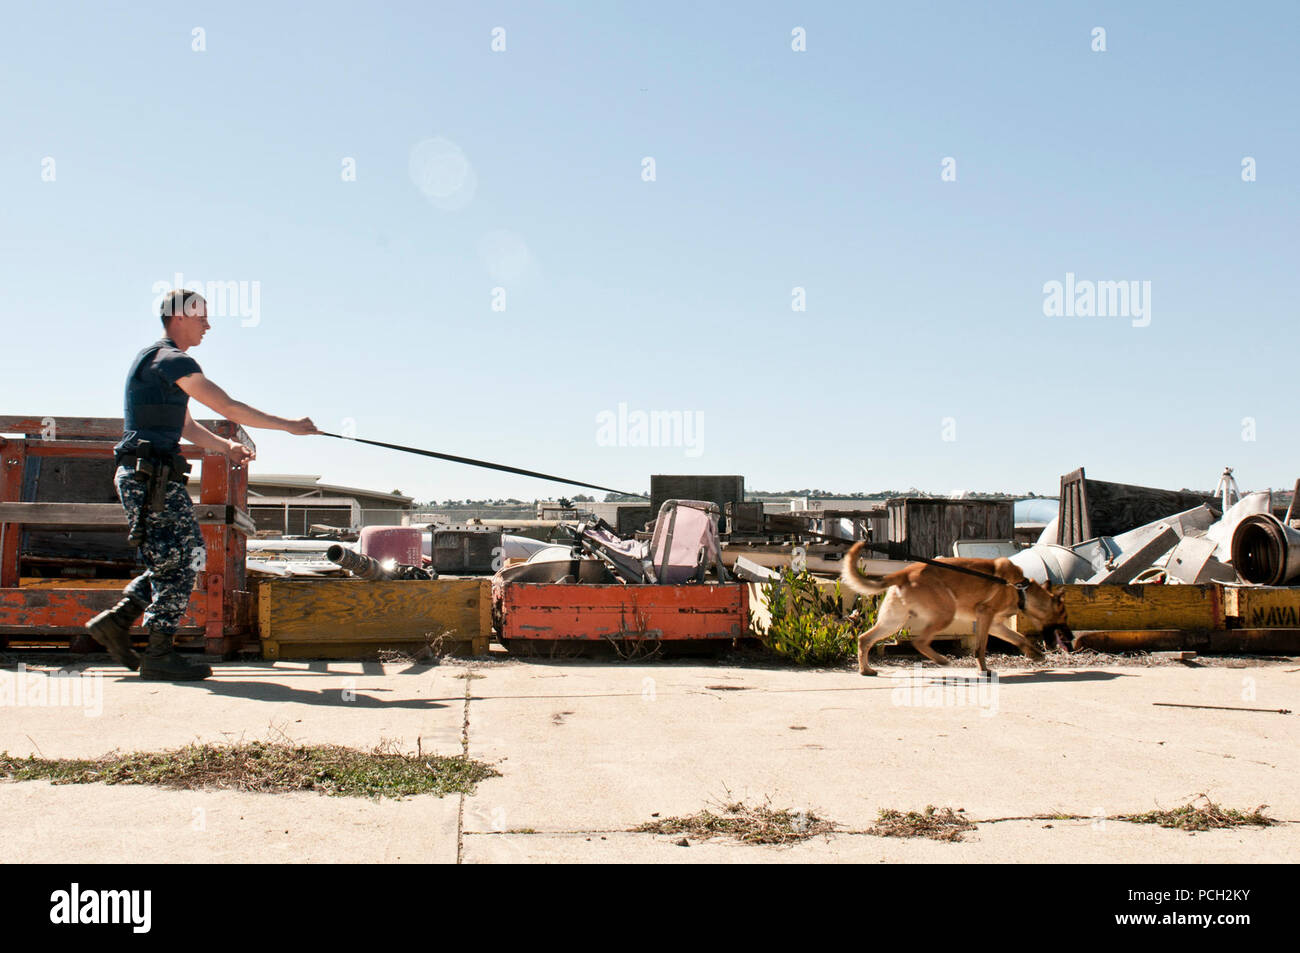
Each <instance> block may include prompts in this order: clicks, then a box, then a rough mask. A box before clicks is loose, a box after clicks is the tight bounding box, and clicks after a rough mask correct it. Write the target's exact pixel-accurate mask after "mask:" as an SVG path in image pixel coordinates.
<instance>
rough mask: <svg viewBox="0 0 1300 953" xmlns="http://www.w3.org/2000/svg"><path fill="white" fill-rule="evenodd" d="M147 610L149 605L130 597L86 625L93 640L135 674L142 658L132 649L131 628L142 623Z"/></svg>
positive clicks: (118, 662)
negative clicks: (141, 618) (141, 617)
mask: <svg viewBox="0 0 1300 953" xmlns="http://www.w3.org/2000/svg"><path fill="white" fill-rule="evenodd" d="M147 608H149V606H148V605H147V604H145V603H142V602H141V601H140V600H139V599H136V598H135V597H133V596H129V595H128V596H127V597H126V598H124V599H123V600H122V601H121V602H119V603H118V604H117V605H115V606H113V608H111V609H105V610H104V611H103V612H101V613H100V614H99V615H97V616H95V618H93V619H91V620H90V621H89V622H87V623H86V631H87V632H89V633H90V638H91V640H92V641H94V642H97V643H99V644H100V645H102V646H103V647H104V648H105V649H107V650H108V654H109V655H111V656H113V661H115V662H117V664H119V665H125V666H126V667H127V668H129V669H130V670H131V671H133V672H134V671H135V670H136V669H138V668H139V667H140V656H139V655H137V654H136V653H135V649H133V648H131V626H133V625H135V624H136V623H137V622H139V621H140V616H142V615H143V614H144V610H145V609H147Z"/></svg>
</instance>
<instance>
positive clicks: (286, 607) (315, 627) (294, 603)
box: [258, 579, 492, 651]
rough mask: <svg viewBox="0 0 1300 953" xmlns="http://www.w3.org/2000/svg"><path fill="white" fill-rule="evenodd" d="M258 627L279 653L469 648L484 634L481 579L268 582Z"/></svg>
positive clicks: (488, 621) (487, 620) (485, 600)
mask: <svg viewBox="0 0 1300 953" xmlns="http://www.w3.org/2000/svg"><path fill="white" fill-rule="evenodd" d="M258 622H259V629H260V631H259V635H260V637H261V639H262V641H263V642H267V641H273V642H276V643H279V644H280V646H281V650H282V651H283V646H284V645H285V644H286V643H291V642H294V643H312V644H325V643H329V642H339V643H342V642H348V643H363V642H364V643H367V644H371V645H374V646H377V647H384V646H386V645H389V644H392V645H397V644H401V643H411V642H419V643H421V644H423V643H424V641H425V639H426V638H437V637H440V636H446V637H448V638H450V639H456V640H464V641H470V640H473V639H478V638H483V637H486V636H488V635H490V634H491V631H492V617H491V602H490V598H489V595H488V582H487V580H485V579H439V580H433V581H421V580H409V581H403V580H399V581H385V582H370V581H367V580H363V579H314V580H297V579H292V580H291V579H283V580H281V579H273V580H270V581H267V582H264V583H262V584H261V586H260V591H259V595H258Z"/></svg>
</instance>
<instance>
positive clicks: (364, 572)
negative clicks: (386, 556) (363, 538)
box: [325, 543, 395, 579]
mask: <svg viewBox="0 0 1300 953" xmlns="http://www.w3.org/2000/svg"><path fill="white" fill-rule="evenodd" d="M325 558H326V559H328V560H329V561H330V562H332V563H337V564H338V565H340V566H342V567H343V568H344V569H346V570H347V571H348V572H350V573H352V575H354V576H360V577H361V578H362V579H392V578H394V576H395V573H394V572H393V571H391V570H388V569H385V568H384V567H383V565H382V564H381V563H380V562H379V560H377V559H371V558H370V557H369V556H363V555H362V554H361V553H358V552H355V551H353V550H351V549H348V548H347V547H346V546H340V545H338V544H337V543H335V544H334V545H333V546H331V547H330V548H329V549H327V550H325Z"/></svg>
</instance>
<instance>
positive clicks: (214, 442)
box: [181, 407, 257, 463]
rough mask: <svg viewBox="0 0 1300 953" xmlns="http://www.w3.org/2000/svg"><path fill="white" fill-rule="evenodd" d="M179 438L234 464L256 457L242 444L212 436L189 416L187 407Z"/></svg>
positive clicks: (210, 432)
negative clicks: (223, 457) (220, 455)
mask: <svg viewBox="0 0 1300 953" xmlns="http://www.w3.org/2000/svg"><path fill="white" fill-rule="evenodd" d="M181 436H182V437H184V438H185V439H186V440H188V441H189V442H190V443H192V444H194V445H195V446H196V447H202V448H203V449H204V450H211V451H212V452H213V453H222V454H225V455H226V456H227V457H229V458H230V459H231V460H233V461H234V462H235V463H247V462H248V461H249V460H252V459H253V458H254V457H256V456H257V451H255V450H253V449H252V448H251V447H246V446H244V445H243V444H242V443H236V442H235V441H234V440H227V439H226V438H225V437H219V436H217V435H216V434H214V433H213V432H212V431H211V430H209V429H208V428H207V427H205V426H203V424H201V423H199V422H198V421H197V420H195V419H194V418H193V417H191V416H190V410H189V408H188V407H186V408H185V426H184V427H183V428H181Z"/></svg>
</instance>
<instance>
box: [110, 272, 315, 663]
mask: <svg viewBox="0 0 1300 953" xmlns="http://www.w3.org/2000/svg"><path fill="white" fill-rule="evenodd" d="M161 311H162V314H161V317H162V322H163V328H164V331H165V332H166V333H165V335H164V337H163V338H162V339H161V340H159V341H156V342H155V343H154V344H151V345H150V346H149V347H147V348H145V349H144V350H142V351H141V352H140V353H139V354H138V355H136V358H135V361H134V362H133V363H132V365H131V370H130V371H129V372H128V374H127V380H126V395H125V413H124V420H123V429H124V431H125V432H124V433H123V435H122V440H121V441H120V442H119V443H118V444H117V446H116V447H115V448H114V449H115V451H116V459H117V464H118V467H117V473H116V475H115V477H114V479H115V482H116V484H117V494H118V497H119V498H120V499H121V501H122V506H123V507H124V508H125V510H126V518H127V523H128V525H129V526H130V527H131V534H132V541H133V542H137V543H138V544H139V546H140V556H141V557H142V559H143V560H144V564H145V566H146V567H147V569H146V571H145V573H144V574H143V575H141V576H138V577H137V578H135V579H133V580H131V583H130V584H129V585H128V586H127V587H126V589H125V590H124V592H123V596H124V598H123V599H122V601H121V602H119V603H118V604H117V605H116V606H114V607H113V608H112V609H109V610H107V611H105V612H101V613H100V614H99V615H97V616H95V618H93V619H91V620H90V621H89V622H88V623H86V628H87V629H88V630H89V632H90V634H91V636H92V637H93V638H94V639H95V640H97V641H98V642H100V643H102V644H103V645H104V647H105V648H107V649H108V651H109V654H110V655H112V656H113V658H114V659H116V660H117V661H118V662H119V663H121V664H122V665H125V666H126V667H127V668H129V669H131V670H133V671H134V670H136V669H139V671H140V677H141V678H147V679H167V680H176V681H182V680H184V681H190V680H195V679H201V678H207V677H208V676H209V675H211V674H212V669H211V668H209V667H208V666H207V665H203V664H197V665H196V664H191V663H189V662H187V661H185V659H184V658H183V657H182V656H181V655H179V654H178V653H177V652H176V649H175V645H174V642H173V639H174V637H175V635H176V630H177V628H178V627H179V626H180V621H181V617H182V616H184V614H185V611H186V609H188V608H189V603H190V593H191V592H192V591H193V589H194V581H195V578H196V577H197V575H198V571H199V570H200V569H201V568H203V565H204V561H205V559H206V553H205V551H204V548H203V535H202V533H200V531H199V524H198V521H197V520H196V519H195V518H194V505H193V502H192V501H191V500H190V494H189V489H188V486H187V481H186V475H187V474H188V473H189V464H188V463H187V462H186V461H185V459H184V458H183V457H182V456H181V455H180V453H179V452H178V451H179V446H180V440H181V438H182V437H184V438H185V439H186V440H188V441H190V442H191V443H193V444H195V445H197V446H199V447H202V448H203V449H204V450H207V451H209V452H213V453H221V454H224V455H225V456H227V457H229V458H230V459H231V460H232V461H233V462H234V463H236V464H246V463H247V462H248V461H250V460H252V459H253V457H254V456H255V454H254V452H253V450H252V449H251V448H249V447H246V446H244V445H243V444H240V443H236V442H235V441H233V440H226V439H224V438H223V437H219V436H217V435H216V434H214V433H213V432H212V431H210V430H208V429H207V428H206V427H203V426H202V425H200V424H199V423H197V422H196V421H195V420H194V418H193V417H191V416H190V412H189V407H188V403H189V398H190V397H191V396H192V397H194V398H195V399H197V400H199V401H201V402H202V403H204V404H206V405H207V406H208V407H211V408H212V409H213V410H215V411H216V412H217V413H219V414H221V415H223V416H224V417H226V418H227V419H228V420H232V421H234V422H235V423H237V424H240V425H244V426H252V427H265V428H268V429H273V430H285V431H288V432H289V433H295V434H310V433H316V432H317V431H316V427H315V425H314V424H313V423H312V422H311V420H310V419H308V418H306V417H302V418H299V419H296V420H290V419H288V418H285V417H275V416H273V415H271V414H266V413H263V412H262V411H260V410H257V409H256V408H253V407H250V406H249V405H248V404H244V403H241V402H239V401H236V400H234V399H232V398H231V397H230V395H228V394H227V393H226V392H225V391H224V390H222V389H221V388H220V387H218V386H217V385H216V384H214V383H213V382H212V381H210V380H208V379H207V378H206V377H204V376H203V371H202V370H201V369H200V368H199V365H198V362H197V361H195V360H194V358H192V357H190V356H189V355H188V354H187V353H185V352H186V351H188V350H189V349H190V348H192V347H195V346H196V345H198V344H200V343H201V342H202V340H203V335H205V334H206V333H207V332H208V330H209V328H210V327H211V326H210V325H209V324H208V316H207V302H205V301H204V300H203V297H202V296H201V295H200V294H198V293H197V292H194V291H188V290H186V289H183V288H182V289H177V290H175V291H172V292H170V293H169V294H167V295H166V296H165V297H164V298H163V302H162V309H161ZM151 497H152V500H153V501H161V506H158V507H156V508H155V506H153V505H151ZM142 613H143V615H144V625H145V628H146V629H148V631H149V647H148V649H147V650H146V651H145V654H144V657H143V659H141V658H140V656H138V655H136V653H135V650H134V649H133V648H132V647H131V635H130V631H131V626H133V625H134V624H135V623H136V621H137V620H138V619H139V617H140V615H141V614H142Z"/></svg>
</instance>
